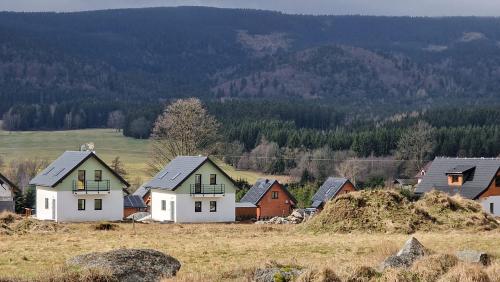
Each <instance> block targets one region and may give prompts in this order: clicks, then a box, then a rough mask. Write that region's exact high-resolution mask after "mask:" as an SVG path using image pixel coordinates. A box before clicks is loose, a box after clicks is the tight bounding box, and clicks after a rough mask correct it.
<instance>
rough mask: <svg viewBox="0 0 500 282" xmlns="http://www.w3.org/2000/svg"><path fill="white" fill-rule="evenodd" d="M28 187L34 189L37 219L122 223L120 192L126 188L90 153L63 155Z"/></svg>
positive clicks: (119, 179) (115, 174)
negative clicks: (119, 221)
mask: <svg viewBox="0 0 500 282" xmlns="http://www.w3.org/2000/svg"><path fill="white" fill-rule="evenodd" d="M30 184H31V185H35V186H36V217H37V218H38V219H41V220H55V221H61V222H68V221H75V222H76V221H79V222H81V221H102V220H106V221H114V220H121V219H123V206H124V203H123V188H125V187H128V186H129V184H128V183H127V182H126V181H125V180H124V179H123V178H122V177H121V176H120V175H118V174H117V173H115V172H114V171H113V170H112V169H111V168H110V167H109V166H108V165H106V163H104V161H102V160H101V159H100V158H99V157H97V155H96V154H95V153H94V152H92V151H67V152H65V153H64V154H62V155H61V156H60V157H59V158H57V159H56V160H55V161H54V162H53V163H51V164H50V165H49V166H48V167H47V168H46V169H45V170H43V171H42V172H41V173H40V174H38V175H37V176H36V177H35V178H33V179H32V180H31V182H30Z"/></svg>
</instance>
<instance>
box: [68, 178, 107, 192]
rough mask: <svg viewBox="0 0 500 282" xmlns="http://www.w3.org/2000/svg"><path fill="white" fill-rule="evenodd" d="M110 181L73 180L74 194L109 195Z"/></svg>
mask: <svg viewBox="0 0 500 282" xmlns="http://www.w3.org/2000/svg"><path fill="white" fill-rule="evenodd" d="M109 187H110V185H109V180H102V181H90V180H89V181H78V180H73V193H75V194H103V193H106V194H109Z"/></svg>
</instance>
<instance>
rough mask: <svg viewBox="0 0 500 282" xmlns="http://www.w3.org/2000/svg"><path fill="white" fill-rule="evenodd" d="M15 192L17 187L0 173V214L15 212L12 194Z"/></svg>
mask: <svg viewBox="0 0 500 282" xmlns="http://www.w3.org/2000/svg"><path fill="white" fill-rule="evenodd" d="M17 191H19V189H18V188H17V186H16V185H14V183H12V182H11V181H10V180H9V179H7V177H5V176H3V175H2V174H1V173H0V212H2V211H10V212H14V211H15V202H14V194H15V193H16V192H17Z"/></svg>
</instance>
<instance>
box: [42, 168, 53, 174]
mask: <svg viewBox="0 0 500 282" xmlns="http://www.w3.org/2000/svg"><path fill="white" fill-rule="evenodd" d="M54 168H55V167H51V168H50V169H49V170H47V171H46V172H45V173H44V174H43V175H47V174H49V173H50V172H51V171H53V170H54Z"/></svg>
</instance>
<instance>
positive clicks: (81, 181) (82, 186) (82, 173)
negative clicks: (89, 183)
mask: <svg viewBox="0 0 500 282" xmlns="http://www.w3.org/2000/svg"><path fill="white" fill-rule="evenodd" d="M78 190H85V170H79V171H78Z"/></svg>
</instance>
